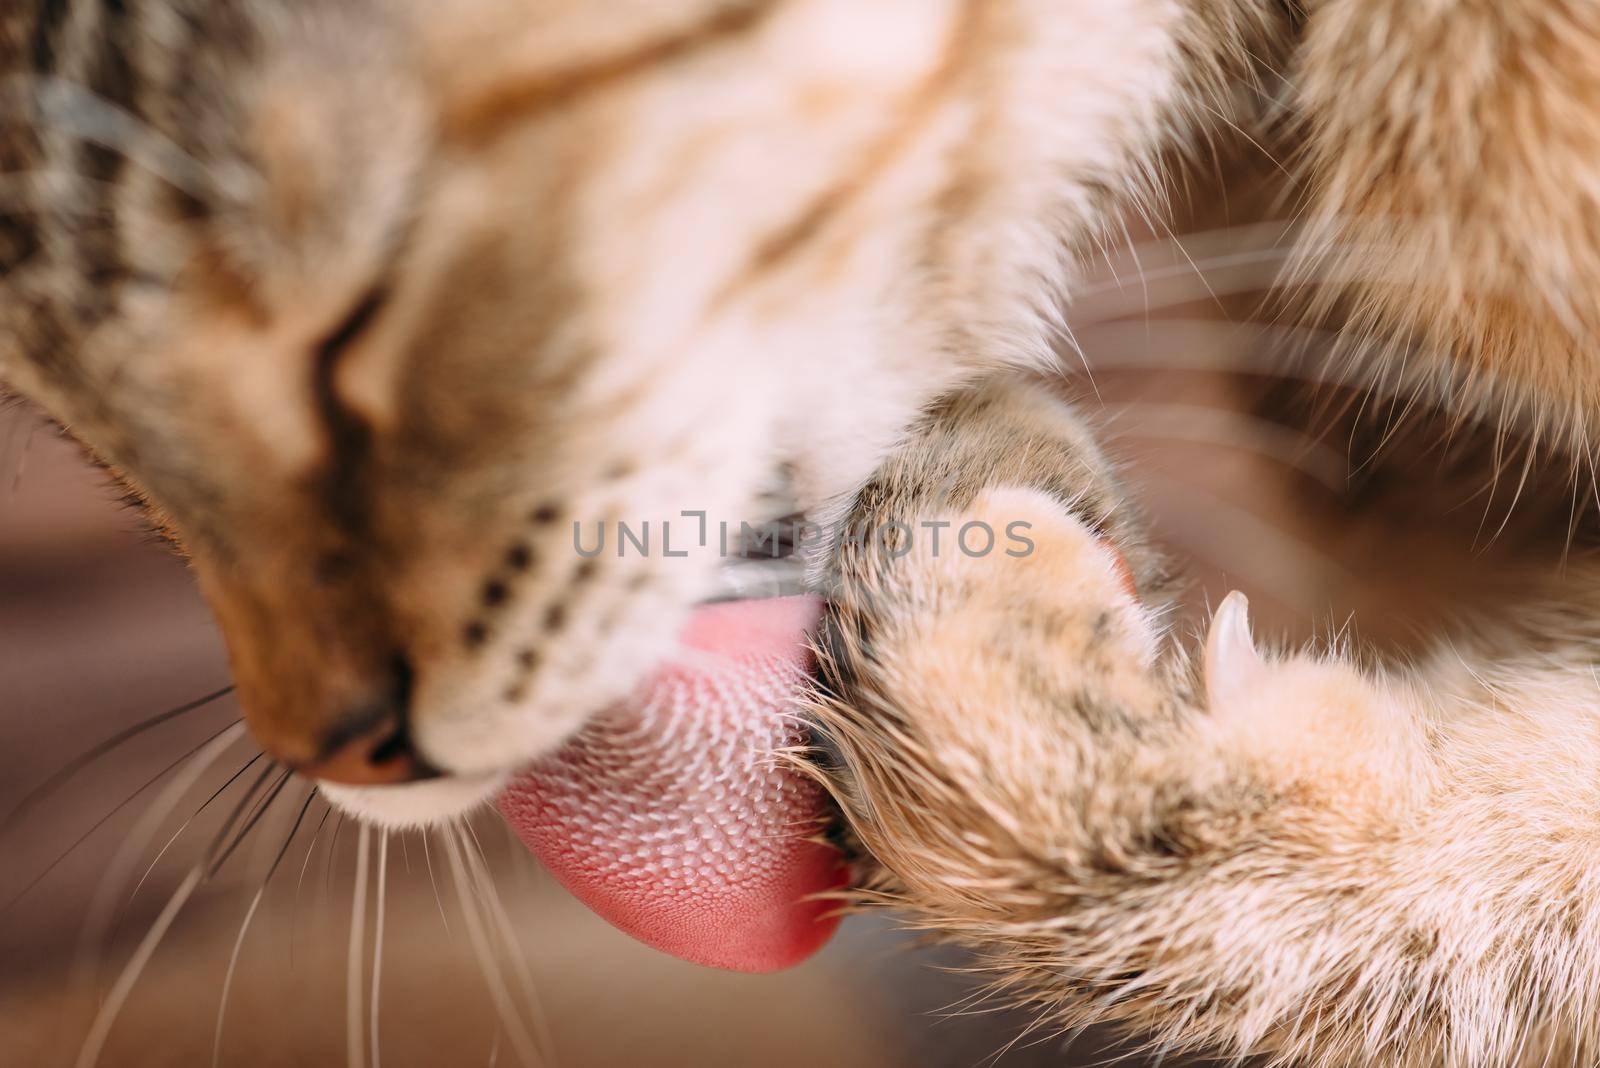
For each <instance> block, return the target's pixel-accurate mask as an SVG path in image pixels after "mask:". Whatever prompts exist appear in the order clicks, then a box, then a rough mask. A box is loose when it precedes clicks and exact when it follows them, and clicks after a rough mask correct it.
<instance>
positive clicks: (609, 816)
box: [500, 597, 844, 972]
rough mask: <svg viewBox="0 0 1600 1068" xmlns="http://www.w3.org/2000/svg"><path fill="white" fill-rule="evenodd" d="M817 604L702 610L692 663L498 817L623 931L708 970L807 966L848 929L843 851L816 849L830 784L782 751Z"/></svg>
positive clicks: (517, 789)
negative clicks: (842, 907) (836, 901)
mask: <svg viewBox="0 0 1600 1068" xmlns="http://www.w3.org/2000/svg"><path fill="white" fill-rule="evenodd" d="M820 612H821V604H820V602H819V601H817V600H816V599H815V598H810V597H785V598H778V599H773V600H763V601H739V602H731V603H727V604H719V605H710V606H707V607H704V608H701V609H699V610H698V611H697V612H696V613H695V615H694V616H693V618H692V619H691V620H690V622H689V626H688V628H687V629H686V631H685V633H684V635H683V638H682V643H681V644H682V646H683V647H684V650H685V651H684V654H683V655H682V657H680V658H679V659H680V660H681V661H682V662H681V663H676V664H673V665H669V666H667V667H665V668H663V669H662V670H661V671H659V672H658V673H657V674H656V675H655V677H653V678H651V679H649V680H648V681H646V682H645V683H644V685H643V686H641V687H640V689H639V690H638V691H637V692H636V694H635V695H634V697H633V698H631V699H630V700H629V701H627V702H625V703H624V704H623V705H622V706H620V707H618V708H616V709H614V710H612V712H611V713H609V714H608V715H606V716H605V717H603V718H602V719H601V720H599V721H596V722H595V723H593V724H591V725H590V726H589V727H588V728H586V729H585V730H584V731H583V732H582V733H581V734H579V735H578V737H577V738H575V739H574V740H573V741H572V742H571V743H570V744H569V745H567V746H566V748H564V749H563V750H562V751H561V752H559V753H557V754H555V755H554V756H553V757H551V758H549V759H547V760H545V761H542V762H541V763H540V764H538V765H536V766H535V767H534V768H533V769H532V770H531V771H529V772H528V773H526V774H524V775H522V776H519V777H518V778H517V779H516V780H515V781H513V782H512V783H511V785H510V786H509V787H508V788H507V790H506V792H505V795H504V796H503V797H502V798H501V800H500V810H501V812H502V813H504V814H505V817H506V819H507V820H509V821H510V823H511V826H512V827H514V828H516V831H517V834H518V835H520V836H521V838H522V840H523V842H524V843H526V845H527V846H528V848H529V849H530V850H532V851H533V853H534V854H535V855H536V856H537V857H538V858H539V859H540V860H541V861H542V862H543V863H544V864H545V866H546V867H547V868H549V870H550V871H551V872H552V873H553V874H554V875H555V877H556V878H557V879H559V880H560V881H561V883H562V885H564V886H565V887H566V888H567V889H568V890H570V891H572V893H573V894H574V895H575V896H577V897H578V898H579V899H580V900H582V901H583V902H584V903H585V904H587V905H588V906H589V907H590V908H592V909H594V911H595V912H597V913H599V914H600V915H601V916H602V917H604V918H605V919H607V920H609V921H611V923H613V924H615V925H616V926H617V927H619V928H621V929H622V930H624V931H626V932H627V933H628V934H631V935H633V936H634V937H635V938H638V939H639V940H640V941H643V942H646V943H648V944H649V945H652V946H654V947H656V948H657V949H660V950H664V951H665V952H667V953H671V954H673V955H674V956H678V957H682V958H684V959H685V960H690V961H694V962H695V963H698V964H708V965H712V966H714V967H719V968H732V969H735V970H737V971H746V972H766V971H775V970H777V969H779V968H786V967H788V966H789V965H791V964H797V963H799V962H800V961H802V960H804V959H805V958H806V957H808V956H810V955H811V954H812V953H813V952H815V951H816V950H817V949H818V948H820V947H821V946H822V944H823V943H824V942H826V941H827V939H828V936H829V935H830V934H832V933H833V929H834V928H835V927H836V926H837V925H838V920H837V918H836V917H833V916H830V915H828V913H829V912H830V911H831V910H832V909H833V908H834V905H833V903H832V902H830V901H826V900H819V899H818V898H816V897H815V896H814V895H816V894H819V893H821V892H823V891H827V890H833V889H836V888H838V887H839V886H841V885H842V883H843V880H844V869H843V866H842V864H841V863H840V859H839V856H838V854H837V853H836V852H834V851H833V850H832V849H829V848H828V847H827V846H825V845H821V844H819V843H817V842H815V841H811V840H810V838H809V836H812V835H814V834H815V833H816V832H817V831H818V830H819V828H820V826H821V820H822V817H823V812H824V807H823V798H822V792H821V790H820V789H819V788H818V787H817V786H816V785H815V784H814V783H812V782H811V781H810V780H808V779H806V778H805V777H804V776H802V775H798V774H796V773H795V772H793V771H791V770H789V769H787V768H785V767H783V766H782V765H781V764H779V763H778V762H777V761H776V760H775V759H774V758H773V757H772V755H771V754H772V753H773V752H774V751H775V750H777V749H781V748H783V747H785V746H793V745H798V744H801V743H802V742H803V736H802V733H801V730H800V728H799V725H798V724H797V723H795V721H794V720H793V718H792V717H791V716H790V715H789V713H790V711H791V703H790V702H791V699H792V695H793V693H794V690H795V687H796V686H797V684H798V683H799V682H800V681H801V679H802V677H803V673H804V672H805V671H806V669H807V668H808V666H809V659H808V656H807V652H806V647H805V643H804V637H805V632H806V631H807V630H808V629H809V628H810V627H811V626H812V625H813V624H814V623H815V622H816V621H817V618H818V616H819V614H820Z"/></svg>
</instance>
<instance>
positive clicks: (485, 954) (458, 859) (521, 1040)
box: [443, 824, 540, 1065]
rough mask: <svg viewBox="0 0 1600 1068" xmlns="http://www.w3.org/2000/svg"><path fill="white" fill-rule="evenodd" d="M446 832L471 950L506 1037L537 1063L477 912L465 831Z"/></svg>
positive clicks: (453, 828) (456, 827)
mask: <svg viewBox="0 0 1600 1068" xmlns="http://www.w3.org/2000/svg"><path fill="white" fill-rule="evenodd" d="M446 832H447V833H446V834H445V835H444V836H443V837H444V844H445V849H446V850H447V852H448V856H449V860H450V874H451V877H452V878H453V879H454V880H455V884H456V900H457V901H458V902H459V903H460V905H461V916H462V919H463V920H464V921H465V922H466V926H467V941H468V942H469V943H471V945H472V951H473V953H474V954H476V955H477V958H478V967H479V970H480V971H481V972H482V974H483V978H484V982H485V983H487V984H488V986H489V996H490V999H491V1000H492V1001H493V1002H494V1006H495V1011H496V1013H498V1015H499V1017H500V1023H501V1025H502V1026H503V1027H504V1028H505V1031H506V1037H507V1038H509V1039H510V1041H511V1045H512V1047H513V1048H514V1049H515V1050H516V1053H517V1057H518V1059H519V1060H520V1061H522V1063H523V1064H525V1065H537V1064H539V1063H540V1058H539V1055H538V1045H537V1043H536V1042H535V1041H534V1040H533V1037H532V1035H531V1034H530V1033H529V1031H528V1029H527V1027H526V1025H525V1024H524V1023H523V1021H522V1017H521V1016H520V1014H518V1012H517V1011H516V1004H515V1002H513V1001H512V998H511V991H510V989H509V988H508V987H507V986H506V981H505V976H504V975H502V974H501V973H500V967H499V963H498V961H497V960H496V958H495V955H494V949H493V947H492V946H491V944H490V942H489V937H488V934H487V933H486V932H485V931H484V927H483V918H482V917H481V916H480V915H479V914H478V908H477V902H476V900H475V899H474V898H473V896H472V891H471V887H470V885H469V884H468V881H467V874H466V867H467V865H466V861H465V859H464V858H463V853H464V851H465V847H466V835H465V834H464V833H463V832H462V830H461V828H460V826H459V824H452V825H450V826H449V827H447V828H446Z"/></svg>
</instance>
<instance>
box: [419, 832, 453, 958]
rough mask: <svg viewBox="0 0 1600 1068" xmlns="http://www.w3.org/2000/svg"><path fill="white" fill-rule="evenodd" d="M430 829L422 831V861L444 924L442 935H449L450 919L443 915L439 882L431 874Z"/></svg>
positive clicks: (442, 901) (442, 899)
mask: <svg viewBox="0 0 1600 1068" xmlns="http://www.w3.org/2000/svg"><path fill="white" fill-rule="evenodd" d="M432 835H433V830H432V828H428V827H424V828H423V829H422V859H423V861H424V862H425V863H426V864H427V865H428V883H429V885H430V886H432V887H433V901H434V904H436V905H438V906H439V919H440V921H441V922H442V923H443V924H444V933H445V934H449V933H450V917H448V916H446V915H445V914H444V898H443V897H441V896H440V895H439V880H438V879H436V878H435V877H434V874H433V853H432V851H430V850H429V849H428V839H429V838H430V837H432Z"/></svg>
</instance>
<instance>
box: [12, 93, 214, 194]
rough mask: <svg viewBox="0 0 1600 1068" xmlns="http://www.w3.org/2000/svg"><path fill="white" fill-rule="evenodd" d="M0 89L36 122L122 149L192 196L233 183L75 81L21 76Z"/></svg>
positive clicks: (124, 109) (71, 134) (84, 139)
mask: <svg viewBox="0 0 1600 1068" xmlns="http://www.w3.org/2000/svg"><path fill="white" fill-rule="evenodd" d="M0 91H3V92H4V93H5V95H7V96H10V97H13V98H17V97H20V98H22V99H23V100H25V101H29V102H31V103H32V104H33V105H34V106H35V107H37V108H38V110H39V118H38V121H37V125H39V126H45V125H47V124H48V125H49V126H50V127H52V128H54V129H59V130H62V131H64V132H66V133H67V134H69V135H70V136H72V137H75V138H77V139H79V140H81V141H87V142H90V143H91V144H97V145H101V146H103V147H105V148H109V149H113V150H114V151H117V152H120V153H121V154H122V155H123V156H125V157H127V158H128V159H129V160H131V161H133V162H134V163H137V164H138V165H140V166H141V167H144V168H145V169H147V170H149V171H150V172H152V173H153V174H156V175H158V176H159V177H160V178H161V179H162V180H164V181H166V182H168V183H170V184H171V185H173V186H175V187H177V188H178V189H182V190H183V191H184V192H186V193H189V194H190V195H192V196H196V197H201V198H206V197H209V196H211V195H213V194H214V193H215V192H216V191H217V189H218V188H219V187H228V186H231V185H233V184H235V183H230V182H227V181H225V180H222V177H223V176H221V175H219V174H218V172H217V171H216V170H215V169H214V168H210V167H207V166H206V165H205V164H203V163H201V162H200V161H199V160H197V159H195V158H194V157H193V156H192V155H190V154H189V153H188V152H186V151H184V150H183V148H181V147H180V146H179V145H177V144H176V143H175V142H173V141H172V140H171V139H170V138H168V137H167V136H166V135H165V134H163V133H161V132H160V131H159V130H157V129H156V128H155V127H153V126H151V125H150V124H149V123H147V122H145V121H144V120H143V119H140V118H139V117H138V116H136V115H134V114H133V113H132V112H130V111H128V110H127V109H126V108H123V107H120V106H118V105H116V104H113V103H112V102H110V101H109V100H106V99H105V98H103V97H101V96H100V95H98V94H97V93H95V92H93V91H92V90H90V89H88V88H87V87H85V86H82V85H79V84H77V83H75V82H70V81H67V80H66V79H64V78H50V77H39V76H37V75H31V74H19V75H14V76H12V77H10V78H7V79H6V80H5V81H4V82H3V83H0ZM13 106H14V105H13Z"/></svg>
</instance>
